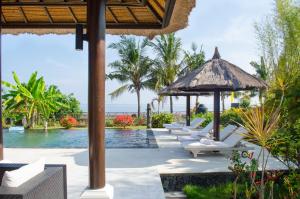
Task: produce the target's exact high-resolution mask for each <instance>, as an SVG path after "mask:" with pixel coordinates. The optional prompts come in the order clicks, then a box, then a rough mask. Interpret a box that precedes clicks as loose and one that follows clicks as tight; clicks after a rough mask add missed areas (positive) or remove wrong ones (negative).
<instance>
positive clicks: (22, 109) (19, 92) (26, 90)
mask: <svg viewBox="0 0 300 199" xmlns="http://www.w3.org/2000/svg"><path fill="white" fill-rule="evenodd" d="M13 79H14V84H12V83H9V82H5V81H2V84H3V85H4V87H6V88H7V89H8V90H7V92H6V94H4V95H3V96H2V97H3V99H4V102H3V106H4V108H5V109H6V110H8V111H9V112H11V113H17V114H19V115H21V116H23V117H25V118H26V124H25V127H26V128H31V127H34V124H35V118H36V117H37V116H38V115H41V116H42V118H43V119H44V122H45V124H46V126H45V128H47V121H48V120H49V117H50V116H51V114H53V113H54V112H56V111H58V110H59V108H61V107H63V106H66V105H64V104H63V103H61V101H62V98H63V95H62V94H61V92H60V91H59V90H58V89H57V87H56V86H54V85H51V86H49V87H48V88H47V87H46V84H45V80H44V78H43V77H40V78H38V77H37V72H34V73H33V74H32V75H31V76H30V78H29V81H28V82H27V83H21V81H20V79H19V77H18V75H17V74H16V73H15V72H13Z"/></svg>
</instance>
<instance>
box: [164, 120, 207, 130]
mask: <svg viewBox="0 0 300 199" xmlns="http://www.w3.org/2000/svg"><path fill="white" fill-rule="evenodd" d="M202 122H204V119H203V118H195V119H193V121H192V122H191V124H190V126H186V125H183V124H179V123H172V124H163V126H164V127H165V128H166V129H169V130H182V129H183V128H187V129H195V128H197V127H199V126H200V125H201V124H202Z"/></svg>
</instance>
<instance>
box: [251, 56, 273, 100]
mask: <svg viewBox="0 0 300 199" xmlns="http://www.w3.org/2000/svg"><path fill="white" fill-rule="evenodd" d="M250 64H251V65H252V66H253V67H254V68H255V70H256V75H257V76H258V77H259V78H260V79H262V80H265V81H266V80H267V79H268V78H269V77H270V72H269V70H268V68H267V66H266V64H265V61H264V58H263V57H261V58H260V63H259V64H258V63H257V62H254V61H252V62H250ZM258 95H259V101H260V103H261V104H262V97H263V92H262V91H261V90H260V91H259V93H258Z"/></svg>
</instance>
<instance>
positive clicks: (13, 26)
mask: <svg viewBox="0 0 300 199" xmlns="http://www.w3.org/2000/svg"><path fill="white" fill-rule="evenodd" d="M195 3H196V0H122V1H120V0H108V1H107V7H106V22H107V33H110V34H134V35H141V36H148V37H153V36H155V35H158V34H164V33H171V32H174V31H176V30H179V29H182V28H185V27H186V26H187V23H188V16H189V14H190V12H191V10H192V8H193V7H194V6H195ZM86 4H87V3H86V1H83V0H45V1H37V0H2V13H1V21H2V33H3V34H20V33H33V34H49V33H54V34H68V33H75V26H76V24H83V25H84V26H85V27H86V21H87V6H86Z"/></svg>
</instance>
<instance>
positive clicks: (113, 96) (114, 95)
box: [109, 84, 129, 99]
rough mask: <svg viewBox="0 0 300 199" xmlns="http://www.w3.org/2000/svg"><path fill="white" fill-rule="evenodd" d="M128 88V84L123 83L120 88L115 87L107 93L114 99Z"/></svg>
mask: <svg viewBox="0 0 300 199" xmlns="http://www.w3.org/2000/svg"><path fill="white" fill-rule="evenodd" d="M128 88H129V85H127V84H126V85H123V86H121V87H120V88H118V89H116V90H115V91H113V92H111V93H110V94H109V95H110V96H111V99H115V98H117V97H119V96H120V95H122V94H123V93H124V92H125V91H127V90H128Z"/></svg>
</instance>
